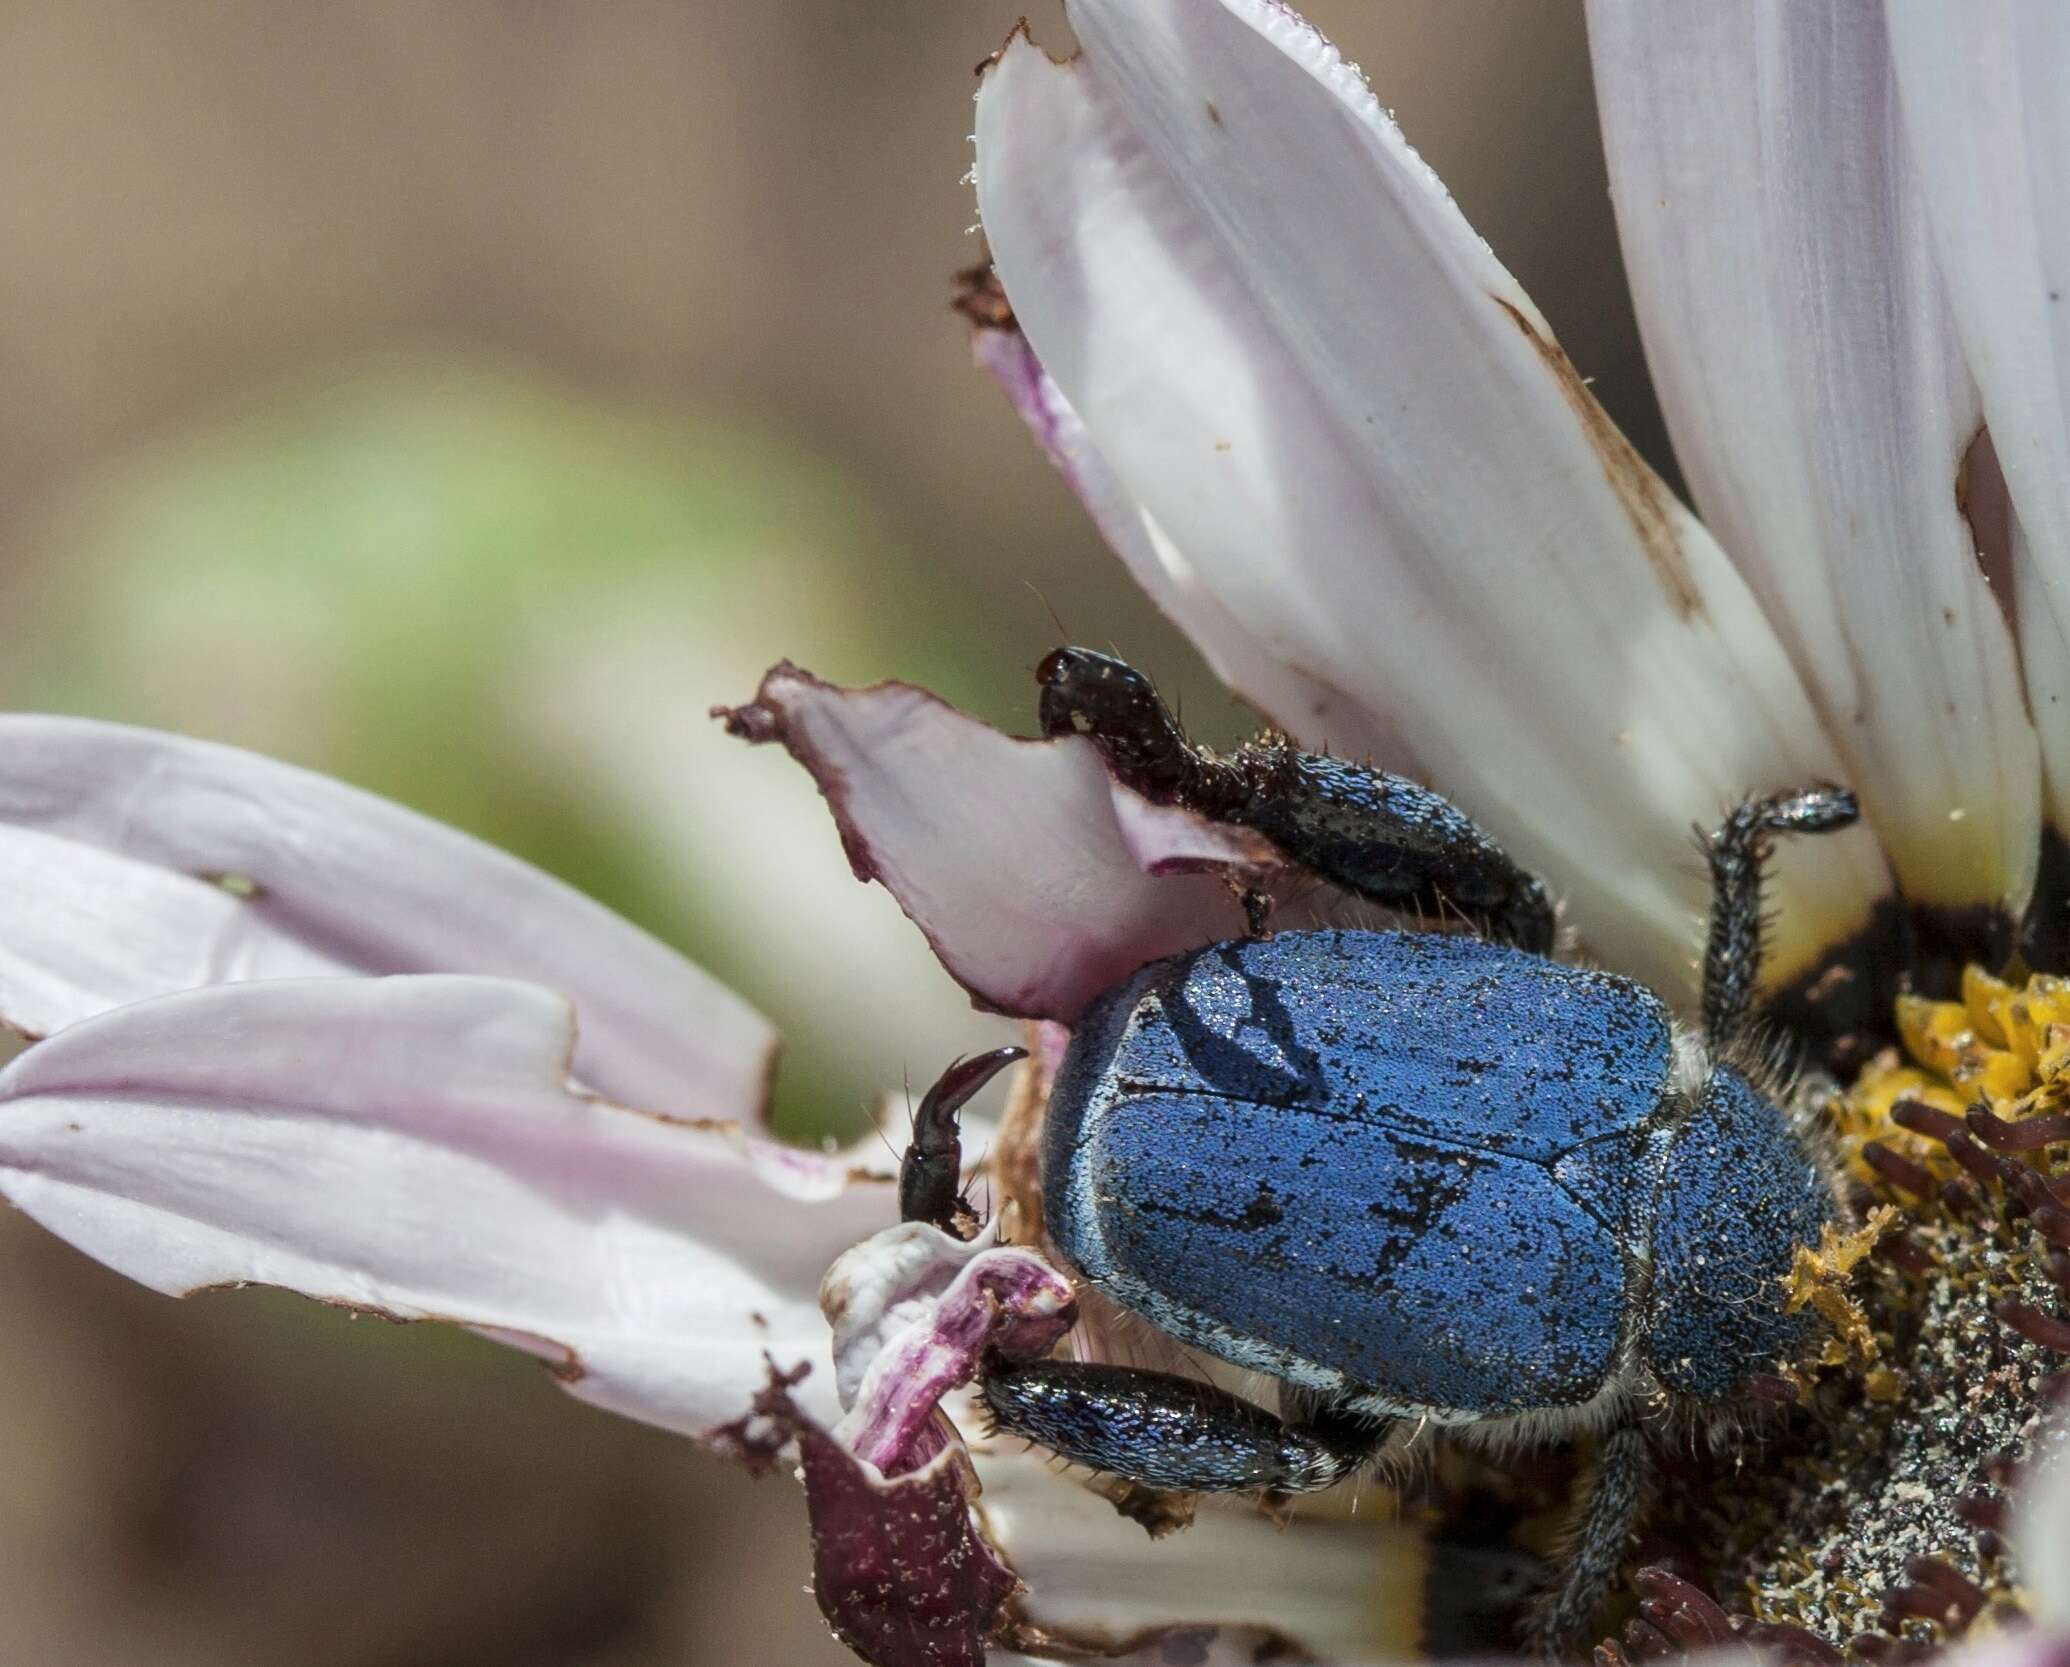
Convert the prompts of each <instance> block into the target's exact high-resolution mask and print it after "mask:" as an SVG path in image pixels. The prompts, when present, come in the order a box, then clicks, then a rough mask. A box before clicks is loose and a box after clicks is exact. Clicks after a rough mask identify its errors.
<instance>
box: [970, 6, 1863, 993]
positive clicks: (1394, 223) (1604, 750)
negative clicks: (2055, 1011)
mask: <svg viewBox="0 0 2070 1667" xmlns="http://www.w3.org/2000/svg"><path fill="white" fill-rule="evenodd" d="M1071 18H1072V22H1073V25H1074V27H1075V29H1076V32H1077V35H1078V38H1079V41H1080V43H1081V46H1082V51H1081V52H1080V54H1079V55H1078V56H1077V57H1076V58H1074V59H1072V60H1071V61H1070V62H1069V63H1067V64H1056V63H1052V62H1051V61H1050V60H1049V59H1048V58H1047V57H1045V56H1044V54H1043V53H1042V52H1041V50H1040V49H1039V48H1037V47H1036V46H1034V45H1033V44H1032V43H1031V42H1030V41H1029V40H1028V39H1027V37H1026V36H1025V35H1017V36H1016V37H1015V38H1014V39H1013V40H1012V41H1010V42H1009V43H1008V45H1007V46H1006V48H1005V49H1004V50H1003V51H1002V53H1001V54H1000V55H999V58H998V60H997V61H996V62H995V63H994V65H993V66H992V67H991V68H990V69H989V70H988V72H987V73H986V75H985V78H984V80H983V82H982V83H981V86H980V90H979V95H978V115H977V169H976V180H977V191H978V204H979V209H980V212H981V214H982V216H983V220H984V226H985V231H986V235H987V237H988V239H989V240H990V245H991V250H992V256H993V260H994V262H995V264H996V267H997V271H998V274H999V277H1000V279H1001V281H1002V282H1003V284H1004V287H1005V291H1006V294H1007V296H1008V297H1009V298H1010V300H1011V303H1012V312H1013V315H1014V317H1015V319H1016V320H1017V321H1018V324H1019V327H1020V328H1021V330H1022V331H1024V332H1025V334H1026V336H1027V340H1028V342H1029V343H1030V344H1031V346H1032V349H1033V351H1034V353H1035V354H1036V355H1038V356H1039V360H1040V366H1041V368H1042V370H1044V371H1046V373H1047V375H1048V377H1049V378H1052V379H1053V380H1054V384H1055V386H1056V388H1057V389H1059V390H1060V391H1061V393H1062V396H1063V399H1064V401H1065V402H1067V405H1068V410H1069V411H1070V412H1071V413H1074V414H1075V416H1076V418H1077V419H1078V420H1079V421H1080V422H1081V423H1082V424H1083V427H1084V432H1085V434H1086V435H1087V436H1089V438H1090V442H1091V445H1092V447H1093V448H1096V450H1095V455H1096V456H1097V458H1098V459H1099V460H1100V462H1101V463H1102V464H1103V465H1104V467H1105V469H1106V470H1107V471H1108V472H1109V474H1110V476H1111V481H1112V482H1113V484H1114V487H1115V488H1116V489H1117V490H1118V493H1119V494H1121V495H1122V496H1123V501H1124V502H1125V503H1127V504H1130V505H1133V506H1135V519H1134V520H1133V521H1129V520H1128V519H1127V515H1126V512H1122V513H1117V514H1108V515H1103V516H1102V524H1103V526H1108V527H1110V528H1111V527H1113V526H1115V525H1125V526H1128V527H1130V528H1132V530H1131V531H1130V532H1129V534H1128V538H1129V539H1135V538H1137V537H1138V536H1140V538H1142V539H1161V540H1162V541H1163V544H1162V545H1161V546H1159V547H1158V548H1157V549H1156V550H1155V551H1154V553H1155V554H1156V555H1157V556H1158V558H1159V565H1160V567H1161V568H1162V569H1163V570H1164V571H1166V572H1168V573H1176V572H1181V571H1183V572H1184V573H1186V574H1187V575H1189V576H1190V582H1191V584H1193V585H1194V586H1196V587H1197V590H1198V592H1199V593H1204V594H1207V595H1211V596H1212V597H1213V598H1214V600H1215V603H1216V604H1217V606H1218V608H1219V610H1220V613H1219V616H1218V617H1219V619H1220V620H1221V621H1223V622H1225V623H1226V622H1227V621H1241V622H1242V629H1243V632H1244V633H1245V634H1246V635H1247V636H1248V637H1249V638H1251V639H1254V640H1255V641H1257V642H1261V643H1264V644H1267V645H1269V646H1270V650H1271V654H1272V657H1273V658H1274V659H1276V660H1278V661H1279V662H1281V663H1283V664H1285V665H1287V666H1292V667H1298V668H1299V670H1300V673H1301V674H1302V676H1304V677H1305V678H1307V679H1308V680H1309V681H1310V683H1311V686H1315V687H1320V688H1323V689H1327V690H1341V691H1343V692H1344V693H1345V694H1346V695H1347V696H1349V697H1352V698H1354V699H1355V700H1356V701H1357V702H1358V704H1359V706H1360V707H1361V708H1362V709H1363V710H1364V711H1365V712H1366V713H1368V714H1370V715H1372V716H1374V717H1376V718H1377V717H1378V716H1379V715H1381V714H1384V715H1385V717H1386V719H1387V720H1388V722H1389V723H1391V724H1392V725H1393V727H1394V728H1395V729H1396V730H1398V731H1399V733H1400V735H1401V737H1402V739H1403V740H1404V741H1405V742H1406V743H1407V745H1408V747H1409V749H1410V750H1411V751H1412V752H1413V754H1414V756H1415V758H1416V760H1418V761H1419V762H1420V764H1421V766H1422V768H1423V769H1424V770H1425V771H1426V772H1428V774H1429V775H1430V777H1431V778H1432V779H1433V782H1434V784H1435V785H1437V786H1439V787H1440V788H1441V789H1442V790H1444V791H1445V792H1446V793H1448V794H1450V795H1452V796H1454V797H1456V798H1457V799H1458V800H1459V802H1460V804H1461V805H1462V807H1463V808H1464V809H1465V810H1466V811H1467V812H1468V813H1469V814H1470V815H1472V816H1473V817H1474V818H1475V819H1476V820H1478V821H1479V822H1481V823H1482V825H1484V826H1485V827H1487V828H1488V829H1489V830H1490V831H1491V832H1492V833H1494V834H1495V835H1496V836H1497V837H1499V838H1501V839H1502V840H1503V841H1504V842H1505V843H1507V844H1508V845H1509V846H1510V847H1511V848H1512V849H1513V850H1514V851H1515V853H1516V855H1517V856H1518V858H1519V860H1521V861H1523V862H1524V863H1526V864H1527V865H1529V866H1530V867H1532V868H1534V869H1537V870H1539V871H1541V872H1543V873H1544V874H1545V875H1546V877H1547V879H1548V880H1549V881H1550V882H1551V884H1552V885H1553V887H1554V889H1555V890H1557V891H1559V892H1560V893H1562V894H1564V895H1565V896H1566V897H1567V898H1568V899H1569V900H1570V902H1571V904H1572V911H1573V919H1574V921H1575V924H1576V925H1577V927H1578V928H1579V930H1580V932H1581V934H1582V936H1583V938H1584V940H1585V941H1586V942H1587V943H1588V944H1589V945H1590V946H1591V947H1592V948H1593V949H1594V950H1595V951H1596V952H1597V953H1600V954H1603V955H1607V956H1610V957H1612V958H1614V959H1615V960H1616V961H1617V962H1618V963H1619V964H1620V965H1621V966H1622V967H1624V968H1626V969H1628V970H1630V971H1633V972H1636V973H1638V974H1640V975H1642V976H1644V977H1646V978H1648V979H1649V980H1650V981H1651V982H1653V983H1654V984H1655V985H1657V986H1659V987H1661V988H1663V989H1665V990H1668V991H1669V992H1671V993H1673V994H1677V995H1680V996H1685V997H1686V996H1687V995H1689V994H1690V993H1691V992H1692V990H1693V984H1694V980H1693V977H1692V973H1691V967H1692V964H1693V962H1694V959H1695V954H1694V952H1695V948H1696V936H1697V933H1696V927H1695V922H1696V920H1697V918H1698V916H1699V913H1700V910H1701V906H1702V901H1703V900H1702V896H1701V893H1700V889H1699V888H1698V887H1697V886H1696V885H1695V884H1694V883H1693V877H1692V876H1691V874H1690V872H1689V864H1688V857H1687V853H1688V830H1689V828H1690V827H1691V826H1692V825H1702V826H1709V825H1711V824H1712V823H1713V822H1714V821H1715V820H1716V818H1717V816H1718V814H1719V812H1720V809H1721V807H1723V806H1726V805H1729V804H1731V803H1734V802H1736V801H1737V800H1738V799H1739V798H1741V797H1742V796H1744V795H1745V794H1746V793H1748V792H1749V791H1754V790H1761V789H1776V788H1782V787H1790V786H1796V785H1798V784H1800V783H1803V782H1807V781H1813V780H1820V779H1827V780H1831V779H1840V778H1841V777H1842V776H1843V774H1844V772H1843V770H1842V767H1841V761H1840V759H1839V757H1838V755H1837V753H1836V752H1835V751H1834V749H1833V747H1832V745H1831V742H1830V740H1829V739H1828V737H1827V736H1826V734H1825V732H1824V727H1823V725H1822V723H1821V721H1820V719H1819V718H1818V716H1817V714H1816V713H1815V711H1814V710H1813V708H1812V706H1811V704H1810V701H1809V700H1808V698H1807V697H1806V695H1805V693H1804V690H1803V687H1802V685H1801V683H1800V682H1799V681H1798V679H1797V677H1796V674H1795V673H1794V672H1793V671H1792V669H1791V667H1790V665H1789V662H1788V660H1787V657H1786V656H1785V655H1784V653H1783V650H1782V646H1781V644H1780V643H1779V642H1778V641H1777V639H1776V637H1775V635H1774V632H1773V630H1772V629H1771V628H1770V627H1769V625H1768V624H1767V622H1766V621H1765V620H1764V619H1763V618H1762V616H1761V613H1760V610H1759V608H1758V606H1757V605H1756V604H1755V602H1754V599H1753V597H1752V596H1751V594H1749V592H1748V591H1747V589H1746V587H1745V584H1744V582H1743V581H1742V580H1741V579H1740V578H1739V576H1738V575H1737V573H1735V572H1734V571H1733V569H1732V567H1731V564H1730V563H1729V562H1728V561H1727V560H1726V558H1725V556H1724V554H1723V553H1722V552H1721V551H1720V550H1719V549H1718V547H1717V545H1716V544H1715V543H1714V542H1713V541H1712V540H1711V539H1710V538H1709V537H1708V535H1707V534H1705V533H1704V531H1703V530H1702V528H1701V527H1700V526H1698V525H1697V524H1696V522H1695V521H1694V519H1693V518H1692V517H1691V516H1690V515H1689V514H1688V513H1687V512H1686V511H1685V510H1684V509H1683V508H1682V507H1681V506H1680V505H1679V504H1677V503H1676V502H1675V501H1674V500H1673V498H1672V496H1671V494H1669V493H1668V492H1667V490H1666V489H1665V488H1664V487H1663V486H1662V484H1661V483H1660V481H1659V480H1658V479H1657V478H1655V477H1654V476H1653V475H1652V473H1651V472H1650V471H1649V470H1648V469H1647V468H1646V467H1645V465H1644V464H1643V463H1642V462H1641V461H1640V460H1639V459H1638V457H1637V456H1636V454H1635V453H1633V452H1632V450H1631V448H1630V447H1629V445H1627V444H1626V443H1625V442H1624V440H1623V439H1622V437H1621V436H1619V435H1618V434H1617V433H1616V431H1615V429H1614V428H1613V427H1612V426H1611V424H1610V423H1609V421H1608V419H1607V418H1606V417H1605V416H1604V414H1603V412H1602V411H1601V409H1600V408H1599V407H1598V406H1597V405H1596V404H1595V401H1594V399H1593V396H1591V395H1590V394H1589V393H1588V391H1587V389H1586V387H1585V386H1584V384H1583V383H1582V381H1581V379H1580V377H1579V376H1578V375H1577V374H1576V372H1575V371H1574V369H1573V367H1572V366H1571V365H1570V364H1568V362H1567V360H1566V358H1565V356H1564V355H1563V354H1562V353H1561V352H1560V350H1559V348H1558V347H1557V345H1556V344H1555V343H1554V341H1553V338H1552V335H1551V332H1550V331H1549V329H1548V328H1547V327H1546V325H1545V322H1544V320H1543V319H1542V318H1540V317H1539V315H1538V313H1537V311H1536V309H1535V308H1534V307H1533V306H1532V305H1531V303H1530V301H1529V300H1528V298H1527V297H1525V295H1524V294H1523V292H1522V291H1521V290H1520V289H1519V288H1518V286H1517V284H1516V282H1515V280H1514V279H1512V278H1511V277H1510V275H1509V274H1508V273H1507V272H1505V271H1504V270H1503V269H1502V267H1501V266H1500V265H1499V264H1498V263H1497V262H1496V260H1495V259H1494V257H1493V256H1492V255H1491V254H1490V253H1489V251H1488V249H1487V247H1486V245H1485V244H1483V243H1482V242H1481V241H1480V239H1479V238H1478V237H1476V236H1475V235H1474V233H1473V232H1472V230H1471V228H1470V227H1469V226H1468V225H1467V224H1466V222H1465V220H1464V218H1463V217H1462V216H1461V215H1460V214H1459V212H1458V210H1457V208H1456V207H1455V206H1454V205H1453V203H1452V202H1451V200H1450V198H1449V197H1447V196H1446V195H1445V193H1444V190H1443V188H1442V187H1441V186H1440V185H1439V184H1438V183H1437V181H1436V179H1435V178H1434V177H1433V176H1432V174H1431V172H1430V170H1429V169H1428V168H1427V167H1426V166H1425V165H1424V164H1423V163H1422V162H1421V161H1420V159H1418V158H1417V157H1416V156H1415V154H1414V153H1413V152H1412V151H1411V150H1410V149H1409V148H1408V146H1407V144H1406V143H1405V142H1404V141H1403V139H1402V136H1401V134H1400V133H1399V131H1398V130H1397V129H1396V128H1395V126H1394V124H1393V122H1392V121H1391V120H1389V118H1388V117H1387V115H1386V113H1385V112H1384V111H1383V110H1382V109H1381V107H1380V104H1379V102H1378V101H1377V100H1376V99H1375V98H1374V96H1373V94H1372V92H1371V91H1370V90H1369V89H1368V87H1367V86H1366V84H1365V82H1364V80H1363V79H1362V78H1361V77H1360V76H1359V74H1358V72H1357V71H1356V70H1355V69H1353V68H1352V67H1351V66H1349V65H1347V64H1345V63H1344V62H1343V61H1342V60H1341V59H1340V58H1339V57H1338V56H1337V54H1336V53H1335V51H1334V50H1333V49H1332V48H1331V47H1330V46H1329V45H1328V43H1327V42H1325V41H1324V40H1323V39H1322V38H1321V37H1320V36H1319V35H1317V34H1316V33H1315V31H1314V30H1312V29H1310V28H1309V27H1308V26H1307V25H1306V24H1305V23H1303V22H1302V21H1301V20H1300V19H1299V18H1298V17H1297V16H1296V15H1295V14H1294V13H1293V12H1292V11H1290V10H1289V9H1288V8H1287V7H1285V6H1283V5H1279V4H1275V3H1273V0H1079V3H1078V4H1076V5H1074V6H1073V8H1072V11H1071ZM1117 542H1122V544H1123V549H1124V553H1125V554H1127V553H1128V552H1129V550H1130V548H1131V546H1130V544H1129V543H1128V542H1125V541H1123V540H1120V539H1118V540H1117ZM1132 561H1133V562H1134V564H1135V565H1137V566H1138V567H1139V568H1140V567H1141V566H1142V565H1143V563H1142V561H1141V559H1140V555H1138V556H1135V557H1132ZM1153 588H1155V587H1153ZM1168 592H1169V587H1168V590H1167V592H1160V597H1161V599H1163V597H1164V596H1165V595H1166V594H1167V593H1168ZM1173 612H1174V615H1175V617H1178V618H1180V619H1181V620H1182V621H1184V622H1186V623H1187V624H1188V625H1189V627H1192V626H1193V625H1194V621H1193V620H1191V619H1189V618H1188V616H1187V614H1186V613H1185V612H1184V611H1182V610H1181V609H1179V608H1174V609H1173ZM1202 640H1203V647H1205V648H1207V650H1208V651H1209V652H1210V653H1211V654H1226V653H1228V652H1229V651H1230V645H1229V643H1228V642H1227V641H1226V640H1222V639H1218V638H1216V637H1214V636H1213V635H1212V634H1211V633H1205V632H1204V633H1203V639H1202ZM1218 642H1219V643H1220V647H1219V648H1218V646H1217V643H1218ZM1258 694H1259V698H1262V699H1265V700H1266V701H1267V702H1268V703H1272V702H1275V701H1276V699H1277V698H1278V697H1277V696H1276V694H1275V693H1274V692H1273V691H1270V690H1263V689H1261V690H1259V691H1258ZM1288 716H1289V718H1290V721H1293V722H1294V723H1295V724H1296V727H1297V730H1300V729H1304V728H1305V726H1302V725H1301V724H1300V720H1299V714H1298V713H1295V714H1288ZM1311 738H1312V737H1311ZM1331 739H1333V740H1334V739H1335V737H1331ZM1888 885H1889V878H1888V874H1887V871H1886V870H1885V868H1884V865H1883V863H1882V860H1881V858H1880V857H1879V855H1878V854H1877V852H1876V851H1875V849H1874V843H1873V840H1871V839H1870V838H1869V837H1868V836H1867V835H1866V834H1863V833H1855V834H1851V835H1846V836H1836V837H1835V838H1832V839H1827V840H1821V841H1817V842H1813V841H1800V842H1796V843H1794V844H1793V845H1792V846H1791V847H1790V848H1789V849H1787V850H1786V851H1784V852H1782V853H1781V855H1780V857H1779V861H1778V876H1777V884H1776V888H1775V892H1774V902H1775V905H1776V918H1777V923H1778V926H1777V931H1776V934H1775V952H1776V953H1775V956H1774V962H1773V967H1772V971H1773V973H1774V975H1775V976H1776V977H1778V978H1781V977H1785V976H1788V975H1790V974H1792V973H1793V972H1796V971H1801V970H1803V969H1804V967H1805V966H1806V964H1807V963H1808V962H1809V961H1810V960H1811V959H1812V957H1813V956H1814V955H1815V954H1816V952H1817V951H1818V950H1819V949H1820V948H1821V947H1823V946H1825V945H1829V944H1832V943H1835V942H1837V941H1839V940H1840V939H1842V938H1844V937H1845V936H1847V935H1849V934H1850V933H1852V932H1853V931H1855V930H1856V929H1857V928H1859V927H1860V926H1861V925H1863V924H1864V923H1865V922H1866V920H1867V918H1868V914H1869V911H1870V909H1871V907H1872V905H1873V904H1874V903H1875V902H1876V901H1877V900H1879V899H1880V898H1881V897H1882V896H1884V895H1885V894H1886V893H1887V891H1888Z"/></svg>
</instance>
